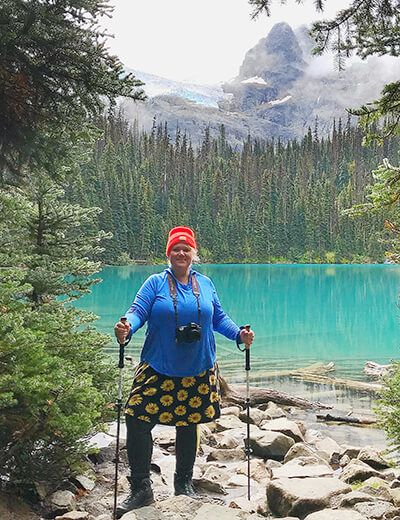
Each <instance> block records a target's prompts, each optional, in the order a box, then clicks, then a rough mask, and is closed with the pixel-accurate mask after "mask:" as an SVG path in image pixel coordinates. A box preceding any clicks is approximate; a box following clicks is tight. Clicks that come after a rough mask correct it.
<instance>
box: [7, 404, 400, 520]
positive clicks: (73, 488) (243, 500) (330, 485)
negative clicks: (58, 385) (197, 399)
mask: <svg viewBox="0 0 400 520" xmlns="http://www.w3.org/2000/svg"><path fill="white" fill-rule="evenodd" d="M301 414H302V412H300V411H299V410H294V409H293V408H286V409H284V408H283V407H282V408H280V407H278V406H277V405H276V404H274V403H272V402H268V403H264V404H262V405H259V406H258V407H252V408H251V409H250V417H251V423H252V424H251V426H250V443H251V449H252V455H251V470H250V475H251V500H250V501H249V500H248V499H247V461H246V455H245V451H244V439H245V436H246V424H245V422H246V411H243V410H241V409H240V408H239V407H237V406H230V407H226V408H223V410H222V416H221V418H220V419H218V420H216V421H215V422H213V423H209V424H203V425H200V429H201V439H200V448H199V453H198V457H197V461H196V465H195V472H194V483H195V485H196V489H197V491H198V493H199V498H198V499H191V498H189V497H186V496H178V497H174V496H173V495H172V490H173V485H172V481H173V472H174V466H175V457H174V437H175V429H174V428H171V427H166V426H156V427H155V428H154V430H153V437H154V453H153V459H152V480H153V486H154V492H155V498H156V502H155V503H154V504H153V505H151V506H147V507H144V508H141V509H138V510H135V511H132V512H130V513H127V514H126V515H124V516H123V517H122V518H123V520H163V519H169V520H189V519H190V520H214V519H216V518H218V519H219V520H225V519H226V520H228V519H229V520H230V519H232V520H247V519H249V520H250V519H260V520H261V519H265V518H268V519H272V518H285V519H286V520H289V519H291V520H296V519H297V520H298V519H300V520H363V519H364V520H365V519H376V520H390V519H391V520H400V468H397V467H396V465H395V463H394V462H393V461H388V460H385V459H384V458H383V457H382V455H381V453H380V452H379V448H373V447H365V446H364V442H363V437H364V436H363V433H364V432H365V433H367V432H368V428H367V429H364V428H359V427H355V426H346V428H351V429H352V430H353V432H354V433H355V435H354V436H353V438H354V439H358V441H359V442H357V443H354V444H356V445H352V446H349V445H345V444H339V443H338V442H337V441H336V440H334V439H333V438H332V437H331V436H329V435H328V434H329V427H327V425H323V426H324V428H321V429H319V428H315V427H314V426H315V425H312V426H313V427H310V424H309V423H307V420H299V417H301ZM339 428H341V427H339ZM332 431H333V430H332ZM115 432H116V425H115V424H111V425H110V428H109V431H108V433H107V434H105V433H99V434H97V435H96V436H95V437H93V438H92V440H91V443H92V444H93V446H94V449H93V454H92V455H91V456H90V465H91V469H90V470H88V471H87V472H86V473H85V474H84V475H77V476H76V477H75V478H73V479H71V480H69V481H68V482H64V483H62V484H61V485H60V488H59V490H57V491H56V492H54V493H51V494H48V493H47V490H46V486H45V485H44V484H43V483H37V485H36V488H37V489H36V491H37V494H38V497H39V499H40V504H39V506H40V512H41V516H40V515H38V514H33V513H29V512H26V511H25V512H24V513H22V512H20V513H17V512H16V509H15V507H16V506H15V504H14V510H13V507H12V506H11V507H10V506H9V507H8V509H6V508H5V507H4V500H2V501H0V516H1V518H2V520H14V519H15V520H16V519H18V520H31V519H32V520H33V519H35V520H38V519H39V518H48V519H56V520H110V519H111V517H112V515H111V511H112V504H113V486H114V464H113V459H114V455H115ZM357 433H358V435H357ZM124 438H125V428H124V427H122V434H121V441H122V446H124ZM127 473H128V465H127V454H126V450H125V449H124V448H122V450H121V465H120V479H119V498H120V499H123V497H124V494H125V493H127V492H128V482H127V479H126V477H125V475H126V474H127ZM3 499H4V496H3ZM1 502H3V507H2V506H1ZM20 511H22V510H21V509H20Z"/></svg>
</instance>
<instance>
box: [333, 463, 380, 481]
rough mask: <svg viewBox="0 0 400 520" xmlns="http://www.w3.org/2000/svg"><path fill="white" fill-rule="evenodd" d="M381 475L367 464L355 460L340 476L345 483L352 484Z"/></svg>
mask: <svg viewBox="0 0 400 520" xmlns="http://www.w3.org/2000/svg"><path fill="white" fill-rule="evenodd" d="M379 476H380V473H379V472H378V471H376V470H375V469H372V468H371V466H368V464H365V463H364V462H362V461H361V460H357V459H353V460H352V461H351V462H350V463H349V464H348V465H347V466H346V467H345V468H344V469H343V472H342V474H341V475H340V479H341V480H343V482H347V483H349V484H350V483H351V482H355V481H357V480H361V481H363V480H367V478H369V477H379Z"/></svg>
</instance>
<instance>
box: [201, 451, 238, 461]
mask: <svg viewBox="0 0 400 520" xmlns="http://www.w3.org/2000/svg"><path fill="white" fill-rule="evenodd" d="M245 458H246V454H245V452H244V450H243V449H242V448H232V449H223V450H221V449H215V450H212V451H211V452H210V453H209V454H208V455H207V461H209V460H244V459H245Z"/></svg>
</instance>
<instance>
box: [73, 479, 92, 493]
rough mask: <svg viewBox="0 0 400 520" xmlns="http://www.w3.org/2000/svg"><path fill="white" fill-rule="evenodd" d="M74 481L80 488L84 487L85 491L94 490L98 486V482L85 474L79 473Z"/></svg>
mask: <svg viewBox="0 0 400 520" xmlns="http://www.w3.org/2000/svg"><path fill="white" fill-rule="evenodd" d="M73 482H74V484H76V485H77V486H78V487H79V488H81V489H84V490H85V491H92V490H93V489H94V488H95V486H96V483H95V482H93V480H91V479H90V478H88V477H86V476H85V475H77V476H76V477H74V478H73Z"/></svg>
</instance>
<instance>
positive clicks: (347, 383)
mask: <svg viewBox="0 0 400 520" xmlns="http://www.w3.org/2000/svg"><path fill="white" fill-rule="evenodd" d="M293 377H294V378H295V379H301V380H302V381H307V382H309V383H319V384H321V385H329V386H334V387H338V388H350V389H351V390H358V391H362V392H370V393H374V394H378V393H379V392H380V391H381V390H382V385H381V384H379V383H368V382H365V381H353V380H352V379H341V378H339V377H328V376H322V375H318V374H310V373H303V374H300V375H298V376H293Z"/></svg>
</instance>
